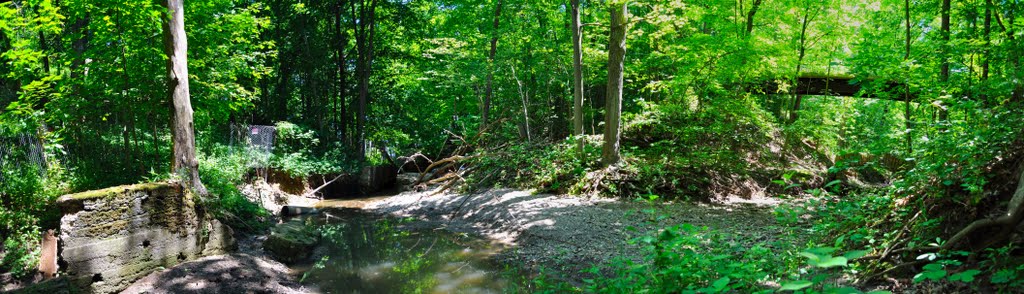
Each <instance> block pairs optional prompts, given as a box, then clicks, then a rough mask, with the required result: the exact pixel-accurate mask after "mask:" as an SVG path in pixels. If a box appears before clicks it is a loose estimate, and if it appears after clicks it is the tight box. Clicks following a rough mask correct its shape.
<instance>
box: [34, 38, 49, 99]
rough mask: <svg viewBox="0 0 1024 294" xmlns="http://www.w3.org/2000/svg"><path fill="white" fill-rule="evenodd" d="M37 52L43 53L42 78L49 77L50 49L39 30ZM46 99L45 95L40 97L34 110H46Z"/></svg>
mask: <svg viewBox="0 0 1024 294" xmlns="http://www.w3.org/2000/svg"><path fill="white" fill-rule="evenodd" d="M39 51H41V52H42V53H43V74H42V76H44V77H45V76H49V75H50V52H49V51H50V48H49V47H48V46H47V44H46V35H45V34H43V31H41V30H40V31H39ZM47 97H48V96H47V95H43V96H42V97H40V99H39V105H38V106H37V108H36V109H45V108H46V104H47V103H50V99H49V98H47Z"/></svg>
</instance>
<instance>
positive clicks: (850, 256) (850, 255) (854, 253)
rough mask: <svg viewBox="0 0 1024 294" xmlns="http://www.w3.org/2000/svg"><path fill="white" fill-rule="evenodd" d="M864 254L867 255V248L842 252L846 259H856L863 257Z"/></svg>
mask: <svg viewBox="0 0 1024 294" xmlns="http://www.w3.org/2000/svg"><path fill="white" fill-rule="evenodd" d="M865 255H868V251H867V250H854V251H850V252H847V253H845V254H843V257H846V259H857V258H861V257H864V256H865Z"/></svg>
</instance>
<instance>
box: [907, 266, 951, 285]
mask: <svg viewBox="0 0 1024 294" xmlns="http://www.w3.org/2000/svg"><path fill="white" fill-rule="evenodd" d="M933 264H934V263H933ZM929 265H932V264H929ZM929 265H926V266H925V267H924V268H925V271H923V272H921V273H919V274H917V275H914V283H920V282H923V281H926V280H932V281H938V280H942V278H945V277H946V273H947V272H946V270H941V269H940V270H935V269H929V267H928V266H929ZM939 267H941V265H939Z"/></svg>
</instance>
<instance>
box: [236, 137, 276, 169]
mask: <svg viewBox="0 0 1024 294" xmlns="http://www.w3.org/2000/svg"><path fill="white" fill-rule="evenodd" d="M276 134H277V128H275V127H274V126H261V125H232V126H231V137H230V139H229V140H230V141H229V145H230V150H231V152H232V154H231V155H232V156H233V155H235V152H245V153H244V155H245V156H246V157H247V158H249V160H250V161H249V166H250V167H252V168H253V170H254V171H255V172H256V173H257V176H259V177H262V178H267V177H269V174H268V172H269V170H268V167H269V166H270V157H271V155H272V154H273V153H274V142H275V139H276Z"/></svg>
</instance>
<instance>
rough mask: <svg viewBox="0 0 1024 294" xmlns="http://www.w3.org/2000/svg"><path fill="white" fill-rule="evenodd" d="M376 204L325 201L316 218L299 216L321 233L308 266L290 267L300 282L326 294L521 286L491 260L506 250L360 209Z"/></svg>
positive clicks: (493, 290)
mask: <svg viewBox="0 0 1024 294" xmlns="http://www.w3.org/2000/svg"><path fill="white" fill-rule="evenodd" d="M373 200H377V198H368V199H353V200H325V201H323V202H321V203H319V204H317V205H316V207H317V208H318V213H317V214H312V215H305V216H297V217H296V218H300V219H301V221H303V222H305V223H306V224H307V225H308V226H312V227H313V228H315V229H316V230H318V231H319V232H320V235H321V236H322V237H321V241H320V245H319V246H318V247H317V249H316V251H315V252H314V253H313V257H312V258H311V259H310V261H307V262H305V263H300V264H297V265H294V266H292V270H293V271H295V273H296V274H298V276H299V277H300V278H301V283H302V284H306V285H316V286H317V287H318V288H319V289H320V290H321V291H323V292H325V293H503V292H508V289H509V288H510V287H515V283H513V282H510V281H516V279H515V278H514V277H516V276H517V275H516V274H515V271H514V270H509V269H503V268H502V267H500V266H498V265H497V264H495V263H494V262H493V261H492V260H491V256H492V255H494V254H496V253H497V252H499V251H500V250H502V249H503V248H502V246H500V245H495V244H492V243H491V242H489V241H487V240H484V239H482V238H479V237H476V236H470V235H466V234H457V233H452V232H448V231H444V230H440V229H435V230H427V229H412V228H410V226H408V224H410V223H411V222H413V221H414V219H411V218H410V219H397V218H390V217H382V216H378V215H374V214H372V213H369V212H366V211H364V210H362V209H361V207H362V206H363V205H365V204H366V203H368V202H371V201H373ZM293 221H294V220H293Z"/></svg>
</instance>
